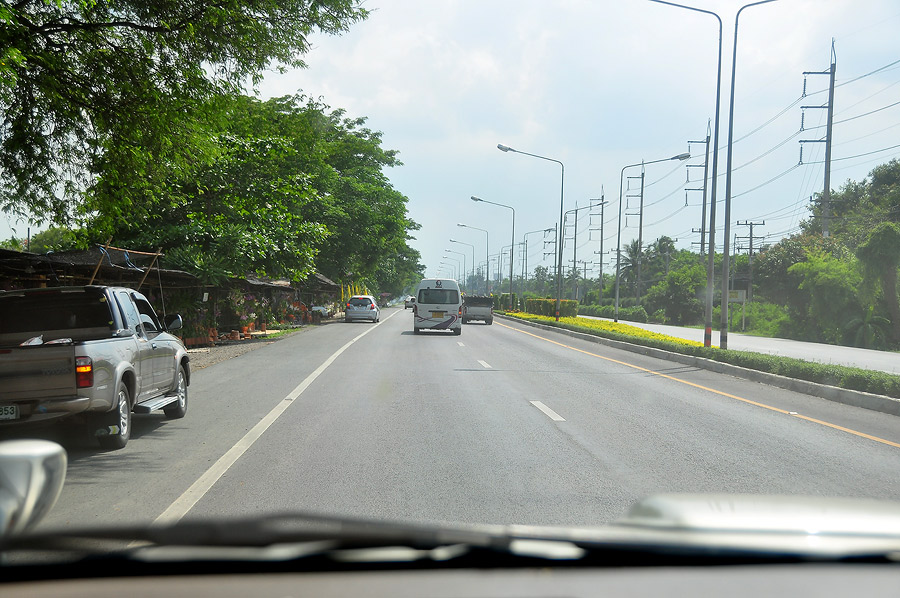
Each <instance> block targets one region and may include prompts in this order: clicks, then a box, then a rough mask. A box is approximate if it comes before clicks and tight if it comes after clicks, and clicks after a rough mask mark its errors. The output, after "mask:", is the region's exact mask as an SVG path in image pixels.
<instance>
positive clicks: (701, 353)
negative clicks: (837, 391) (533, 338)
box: [511, 302, 900, 399]
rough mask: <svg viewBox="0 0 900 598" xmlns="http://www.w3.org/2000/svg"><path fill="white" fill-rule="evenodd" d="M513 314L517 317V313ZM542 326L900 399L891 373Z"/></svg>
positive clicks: (896, 378)
mask: <svg viewBox="0 0 900 598" xmlns="http://www.w3.org/2000/svg"><path fill="white" fill-rule="evenodd" d="M554 308H555V302H554ZM511 315H513V316H514V315H515V314H511ZM541 315H545V314H541ZM552 315H553V314H550V316H551V317H552ZM621 316H622V310H621V309H620V310H619V317H620V319H621ZM541 324H546V325H548V326H556V327H559V328H565V329H567V330H574V331H577V332H584V333H586V334H593V335H594V336H600V337H603V338H609V339H613V340H619V341H624V342H627V343H632V344H634V345H641V346H645V347H653V348H656V349H663V350H665V351H671V352H673V353H681V354H683V355H693V356H696V357H704V358H706V359H711V360H713V361H719V362H722V363H729V364H731V365H736V366H740V367H744V368H747V369H751V370H757V371H760V372H768V373H770V374H777V375H779V376H785V377H786V378H794V379H797V380H806V381H808V382H816V383H818V384H827V385H829V386H837V387H838V388H846V389H848V390H858V391H861V392H868V393H872V394H877V395H883V396H888V397H893V398H897V399H900V376H898V375H895V374H889V373H887V372H880V371H873V370H864V369H861V368H855V367H849V366H841V365H834V364H826V363H816V362H812V361H804V360H802V359H795V358H793V357H779V356H777V355H766V354H764V353H752V352H749V351H733V350H730V349H726V350H723V349H717V348H715V347H692V346H687V345H682V344H680V343H675V342H671V341H665V340H658V339H647V338H637V337H633V336H628V335H625V334H617V333H612V332H603V331H599V330H596V329H591V328H586V327H583V326H578V325H573V324H567V323H563V322H555V321H549V322H541Z"/></svg>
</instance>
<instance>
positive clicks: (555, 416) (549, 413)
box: [531, 401, 566, 422]
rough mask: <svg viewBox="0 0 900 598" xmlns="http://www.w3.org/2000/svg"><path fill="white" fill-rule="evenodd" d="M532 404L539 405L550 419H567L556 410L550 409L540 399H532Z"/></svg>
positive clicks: (557, 420) (562, 420) (558, 420)
mask: <svg viewBox="0 0 900 598" xmlns="http://www.w3.org/2000/svg"><path fill="white" fill-rule="evenodd" d="M531 404H532V405H534V406H535V407H537V408H538V409H540V410H541V411H543V412H544V415H546V416H547V417H549V418H550V419H552V420H553V421H555V422H564V421H566V420H565V419H564V418H563V417H561V416H560V415H559V414H558V413H557V412H556V411H554V410H553V409H550V408H549V407H547V406H546V405H544V404H543V403H541V402H540V401H531Z"/></svg>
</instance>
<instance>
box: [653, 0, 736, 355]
mask: <svg viewBox="0 0 900 598" xmlns="http://www.w3.org/2000/svg"><path fill="white" fill-rule="evenodd" d="M650 1H651V2H656V3H658V4H668V5H669V6H675V7H678V8H684V9H687V10H693V11H695V12H702V13H704V14H708V15H712V16H714V17H715V18H716V20H717V21H719V63H718V67H717V68H716V124H715V131H714V135H713V163H712V189H711V190H710V203H709V248H710V249H709V255H708V256H707V265H706V328H705V331H704V333H703V344H704V346H707V347H709V346H711V345H712V309H713V285H714V284H715V270H716V184H717V183H718V181H719V176H718V170H719V105H720V104H721V103H722V102H721V97H722V19H721V18H720V17H719V15H717V14H716V13H714V12H712V11H709V10H703V9H701V8H694V7H693V6H685V5H684V4H676V3H674V2H667V1H665V0H650Z"/></svg>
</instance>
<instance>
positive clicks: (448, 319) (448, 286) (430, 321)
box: [413, 278, 462, 335]
mask: <svg viewBox="0 0 900 598" xmlns="http://www.w3.org/2000/svg"><path fill="white" fill-rule="evenodd" d="M422 330H452V331H453V334H456V335H459V334H462V297H461V295H460V292H459V284H458V283H457V282H456V281H455V280H453V279H450V278H425V279H423V280H422V282H420V283H419V286H418V288H417V289H416V300H415V303H414V304H413V332H415V333H416V334H418V333H419V332H420V331H422Z"/></svg>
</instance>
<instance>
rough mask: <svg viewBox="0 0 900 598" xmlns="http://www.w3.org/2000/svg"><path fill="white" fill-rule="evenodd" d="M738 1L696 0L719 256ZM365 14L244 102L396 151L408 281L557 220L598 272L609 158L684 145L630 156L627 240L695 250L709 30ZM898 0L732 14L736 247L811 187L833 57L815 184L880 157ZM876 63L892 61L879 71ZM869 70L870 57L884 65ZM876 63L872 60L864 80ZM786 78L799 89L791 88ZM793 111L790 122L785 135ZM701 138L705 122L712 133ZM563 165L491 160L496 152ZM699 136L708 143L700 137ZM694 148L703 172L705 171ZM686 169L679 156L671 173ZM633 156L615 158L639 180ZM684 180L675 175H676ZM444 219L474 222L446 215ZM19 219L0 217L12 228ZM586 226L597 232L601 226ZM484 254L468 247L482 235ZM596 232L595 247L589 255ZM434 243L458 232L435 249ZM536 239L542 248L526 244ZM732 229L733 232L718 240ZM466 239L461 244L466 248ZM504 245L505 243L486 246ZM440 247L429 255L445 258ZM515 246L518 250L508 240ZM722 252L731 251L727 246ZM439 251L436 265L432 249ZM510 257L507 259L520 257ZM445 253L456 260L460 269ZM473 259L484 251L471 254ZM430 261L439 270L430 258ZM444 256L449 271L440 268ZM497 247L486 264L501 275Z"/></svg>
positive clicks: (704, 39) (783, 218)
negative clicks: (347, 126)
mask: <svg viewBox="0 0 900 598" xmlns="http://www.w3.org/2000/svg"><path fill="white" fill-rule="evenodd" d="M742 4H743V3H742V2H733V1H731V0H720V1H715V2H714V1H711V0H705V1H700V0H698V1H696V2H693V3H691V5H692V6H694V7H696V8H702V9H706V10H711V11H715V12H717V13H718V14H719V15H720V16H721V18H722V21H723V37H722V86H721V104H720V124H719V147H720V151H719V162H718V164H719V167H718V174H719V177H718V184H717V219H716V220H717V223H716V229H717V233H716V235H717V248H718V250H719V251H721V249H722V237H723V234H722V233H723V222H724V220H723V216H724V204H725V191H726V158H727V151H726V146H727V139H728V122H729V93H730V85H731V71H732V50H733V45H732V44H733V32H734V17H735V13H736V11H737V10H738V9H739V8H740V6H741V5H742ZM364 5H365V7H366V8H368V9H370V10H372V14H371V16H370V17H369V19H368V20H366V21H364V22H361V23H357V24H355V25H353V26H352V27H351V29H350V31H348V32H347V33H345V34H343V35H341V36H325V35H315V36H314V37H313V38H312V39H313V46H314V47H313V50H312V51H311V52H310V53H309V54H308V55H307V56H306V62H307V64H308V67H307V68H306V69H302V70H290V71H288V72H286V73H277V72H274V71H273V72H270V73H268V74H267V76H266V77H265V78H264V80H263V81H262V82H261V83H260V84H259V85H258V87H257V89H256V92H257V93H258V94H259V96H260V97H261V98H263V99H266V98H269V97H275V96H283V95H290V94H295V93H304V94H306V95H309V96H313V97H317V98H321V99H322V100H323V101H324V102H325V103H326V104H328V105H329V106H331V107H332V108H335V109H337V108H342V109H344V110H346V112H347V116H349V117H366V118H367V126H368V127H369V128H370V129H373V130H378V131H381V132H382V133H383V146H384V147H385V148H387V149H393V150H397V151H398V152H399V159H400V160H401V162H402V163H403V164H402V165H401V166H398V167H395V168H392V169H390V170H389V171H388V172H387V175H388V176H389V178H390V180H391V182H392V184H393V186H394V187H395V188H396V189H397V190H398V191H400V192H401V193H403V194H404V195H406V196H407V197H408V198H409V203H408V210H409V215H410V217H411V218H412V219H413V220H415V221H416V222H417V223H419V224H420V225H421V229H420V230H417V231H414V232H413V233H412V234H413V236H414V237H415V239H414V240H413V241H411V244H412V246H413V247H415V248H416V249H418V250H419V251H420V252H421V255H422V263H423V264H425V265H426V273H427V274H428V275H438V274H442V275H451V276H453V275H458V274H459V273H458V272H457V270H458V269H462V268H464V269H465V270H466V271H470V270H471V269H472V265H473V264H472V261H473V260H472V257H473V255H474V257H475V262H476V264H475V265H476V267H477V266H478V265H479V263H483V262H484V261H485V256H486V255H494V254H499V253H500V252H501V250H504V251H508V246H509V244H510V242H511V240H512V239H511V233H512V230H511V225H512V222H511V220H512V218H511V216H512V210H510V209H507V208H503V207H499V206H493V205H489V204H486V203H476V202H473V201H471V199H470V197H471V196H473V195H474V196H477V197H480V198H483V199H485V200H487V201H491V202H495V203H500V204H505V205H508V206H511V207H512V208H514V209H515V237H514V242H515V243H516V244H520V243H522V241H523V235H524V234H525V233H529V232H531V231H542V230H543V229H546V228H552V227H554V226H555V225H556V222H557V221H558V220H559V213H560V199H561V198H560V190H561V182H562V183H564V184H563V186H562V192H563V193H562V195H563V197H562V199H563V207H564V210H571V209H574V208H576V207H585V206H589V205H590V203H591V200H592V199H597V198H600V197H603V198H604V199H605V200H606V205H605V207H604V208H603V218H601V214H600V208H599V207H598V206H596V205H595V206H594V208H586V209H583V210H580V211H579V212H578V215H579V218H578V239H577V243H576V242H575V240H574V239H573V238H572V237H573V235H574V222H573V220H572V217H571V215H570V216H569V219H568V226H567V227H566V240H565V243H564V253H563V256H564V261H565V263H566V264H567V265H566V269H568V267H569V265H571V263H572V259H573V250H574V252H575V260H576V262H578V263H579V269H582V268H584V267H585V266H584V265H583V264H580V262H582V261H583V262H586V263H587V266H586V268H587V273H588V275H590V276H597V274H598V273H599V272H600V267H601V266H600V263H601V256H602V263H603V269H604V271H605V272H606V273H610V272H611V271H612V270H614V267H615V248H616V242H617V239H618V236H619V235H618V231H619V229H618V226H617V224H618V213H619V208H620V205H621V206H622V208H623V209H622V228H621V245H622V246H623V247H624V246H625V245H626V244H627V243H628V242H629V241H631V240H632V239H636V238H638V234H639V222H640V217H639V215H638V212H639V198H638V197H636V195H637V194H638V192H639V186H640V181H639V179H627V178H626V184H625V188H624V189H623V190H622V194H623V195H625V196H634V197H625V198H624V201H623V202H622V203H621V204H620V202H619V195H620V176H621V174H622V169H623V167H625V166H627V165H631V164H639V163H640V162H641V161H645V162H651V161H656V160H662V159H665V158H669V157H671V156H675V155H677V154H681V153H684V152H688V151H690V152H691V154H692V155H693V157H692V158H691V159H689V160H687V161H686V162H678V161H663V162H657V163H655V164H649V165H647V166H645V168H644V173H645V174H644V177H645V178H644V209H643V226H642V230H641V234H642V240H643V243H644V244H645V245H647V244H649V243H652V242H653V241H654V240H656V239H657V238H659V237H660V236H663V235H665V236H668V237H671V238H673V239H677V241H676V246H677V247H679V248H685V249H693V250H695V251H699V241H700V234H699V233H698V232H694V230H695V229H700V228H701V226H702V219H701V210H702V207H701V203H702V198H703V193H702V192H701V191H686V189H698V188H702V186H703V176H702V174H703V164H704V159H705V145H704V144H702V143H699V144H688V141H703V140H705V138H706V135H707V127H708V126H709V127H712V126H713V125H714V117H715V98H716V65H717V60H718V53H717V40H718V33H719V30H718V23H717V21H716V19H715V18H714V17H712V16H710V15H707V14H701V13H697V12H693V11H688V10H684V9H680V8H675V7H672V6H666V5H663V4H658V3H654V2H651V1H650V0H615V1H614V0H561V1H556V2H552V3H551V2H546V1H539V0H516V1H509V0H478V1H475V0H471V1H470V0H458V1H445V2H441V3H438V2H422V1H421V0H419V1H412V0H368V1H367V2H365V4H364ZM898 30H900V3H898V2H897V0H866V1H865V2H861V1H858V0H828V1H827V2H823V1H819V0H777V1H775V2H771V3H768V4H762V5H759V6H753V7H750V8H748V9H746V10H745V11H744V12H743V13H742V14H741V18H740V26H739V34H738V49H737V60H736V62H737V64H736V73H737V75H736V79H735V93H734V125H733V131H734V143H733V159H732V163H733V170H732V173H733V175H732V202H731V223H732V227H731V228H732V236H734V235H738V236H739V237H741V236H742V237H745V238H744V239H740V238H739V239H738V240H737V243H736V247H737V248H739V249H740V248H744V249H743V251H746V249H745V248H746V246H747V245H748V240H747V238H746V237H747V236H748V235H749V234H750V233H749V230H750V229H749V227H747V226H738V225H737V222H757V223H762V222H765V224H764V225H763V224H760V225H758V226H755V227H754V229H753V234H754V236H756V237H759V238H757V239H755V240H754V245H755V246H757V247H758V246H759V245H760V244H762V243H774V242H777V241H778V240H779V239H781V238H783V237H785V236H788V235H790V234H793V233H795V232H797V231H798V230H799V225H800V222H801V220H803V219H804V218H805V217H807V215H808V206H809V201H810V198H811V197H812V195H813V194H814V193H817V192H821V190H822V188H823V175H824V164H823V161H824V150H825V144H824V143H805V144H802V145H803V149H802V163H801V143H799V141H800V140H815V139H823V138H824V137H825V126H824V125H825V122H826V114H827V110H825V109H823V108H807V109H805V110H804V109H802V107H803V106H818V107H821V106H825V105H827V102H828V93H827V88H828V80H829V77H828V76H827V75H807V76H804V74H803V73H804V72H805V71H814V72H822V71H827V70H828V69H829V65H830V62H831V44H832V39H834V49H835V56H836V89H835V97H834V121H835V124H834V130H833V149H832V152H833V155H832V174H831V183H832V184H831V187H832V189H835V190H837V189H839V188H840V187H841V186H842V185H843V184H844V183H845V182H846V181H847V180H854V181H859V180H862V179H864V178H865V177H866V176H867V175H868V173H869V172H870V171H871V169H872V168H873V167H875V166H877V165H878V164H881V163H884V162H887V161H889V160H891V159H893V158H897V157H900V36H898V35H897V34H896V31H898ZM895 62H896V64H894V63H895ZM884 67H886V68H884ZM876 71H877V72H876ZM804 88H805V89H806V97H803V92H804ZM801 123H803V126H804V129H805V130H803V131H801ZM714 135H715V131H714V130H713V131H711V137H713V138H714ZM498 143H501V144H505V145H507V146H510V147H512V148H514V149H516V150H519V152H525V153H530V154H536V155H540V156H544V157H546V158H550V159H552V160H558V161H560V162H562V163H563V164H564V168H565V171H564V181H563V180H562V176H561V174H562V172H561V171H562V169H561V168H560V165H559V164H558V163H555V162H552V161H549V160H543V159H539V158H535V157H531V156H528V155H526V154H525V153H514V152H506V153H504V152H501V151H499V150H498V149H497V144H498ZM711 145H712V144H711ZM711 162H712V148H711V149H710V167H709V170H710V174H711V170H712V164H711ZM688 165H690V167H688ZM640 174H641V168H640V167H639V166H638V167H633V168H628V169H626V170H625V176H626V177H629V176H634V177H639V176H640ZM688 179H689V180H688ZM458 223H463V224H467V225H469V226H470V227H478V228H481V229H485V230H486V231H487V234H485V233H484V232H482V231H479V230H477V229H475V228H469V227H459V226H458ZM26 224H27V223H21V222H19V223H12V222H9V221H6V222H4V221H3V220H2V219H0V238H6V237H8V236H10V235H9V227H10V225H13V226H15V230H16V233H17V234H21V235H22V236H24V232H25V231H24V228H25V226H26ZM601 231H602V232H601ZM486 238H487V240H488V241H489V246H488V247H487V248H486V247H485V240H486ZM601 238H602V239H603V252H604V253H603V254H601V253H599V252H600V249H601V247H600V244H601ZM450 239H454V240H455V241H459V243H451V241H450ZM527 240H528V251H527V259H528V262H527V264H528V268H529V270H531V269H532V268H533V267H534V266H536V265H544V266H548V267H550V266H552V265H553V264H554V257H553V252H554V245H553V243H552V240H553V235H552V233H551V234H548V235H546V237H545V235H544V233H543V232H537V233H534V234H529V235H528V236H527ZM545 241H547V243H545ZM730 241H734V239H730ZM467 244H470V245H472V247H469V246H468V245H467ZM504 246H506V247H505V248H504ZM448 249H449V250H452V251H453V252H458V253H449V254H447V253H446V250H448ZM517 249H519V250H520V249H521V248H517ZM735 249H736V248H735V247H733V248H732V252H734V251H735ZM445 256H449V258H450V259H446V258H445ZM521 257H522V252H521V251H517V254H516V257H515V262H514V267H515V271H516V272H517V273H520V272H521V268H522V265H523V264H522V261H521ZM463 261H464V262H465V263H464V264H463ZM491 261H492V263H493V264H494V265H493V266H492V269H493V270H496V267H497V266H496V260H495V259H491ZM441 262H445V265H442V264H441ZM446 264H449V265H446ZM508 267H509V264H508V258H504V261H503V268H504V271H508Z"/></svg>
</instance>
